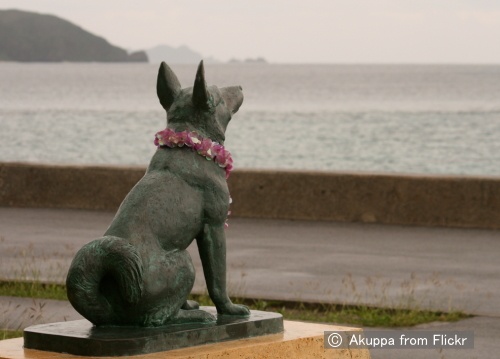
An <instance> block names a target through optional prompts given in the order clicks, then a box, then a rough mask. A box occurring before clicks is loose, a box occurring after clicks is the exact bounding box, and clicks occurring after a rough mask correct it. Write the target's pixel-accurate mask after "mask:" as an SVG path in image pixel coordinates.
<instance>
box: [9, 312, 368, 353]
mask: <svg viewBox="0 0 500 359" xmlns="http://www.w3.org/2000/svg"><path fill="white" fill-rule="evenodd" d="M284 326H285V331H284V333H281V334H272V335H266V336H261V337H254V338H248V339H240V340H234V341H227V342H220V343H215V344H208V345H201V346H196V347H189V348H183V349H174V350H170V351H167V352H159V353H152V354H145V355H137V356H134V357H133V358H134V359H160V358H162V359H163V358H169V359H170V358H172V359H219V358H220V359H222V358H224V359H231V358H255V359H293V358H297V359H313V358H315V359H316V358H325V359H343V358H346V359H353V358H356V359H369V358H370V353H369V351H368V350H364V349H352V350H347V349H342V350H341V349H324V347H323V337H324V331H352V330H356V329H355V328H348V327H339V326H332V325H323V324H315V323H302V322H291V321H284ZM78 358H81V359H84V358H87V359H90V358H97V357H89V356H86V357H82V356H74V355H70V354H62V353H54V352H48V351H40V350H33V349H23V338H18V339H9V340H4V341H0V359H78ZM100 358H101V359H103V358H104V357H100Z"/></svg>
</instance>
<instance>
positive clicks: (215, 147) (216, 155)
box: [154, 128, 233, 178]
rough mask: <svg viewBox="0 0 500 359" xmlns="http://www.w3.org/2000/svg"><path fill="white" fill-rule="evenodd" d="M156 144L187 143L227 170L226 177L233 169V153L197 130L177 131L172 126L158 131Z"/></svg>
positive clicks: (180, 145) (174, 145) (182, 144)
mask: <svg viewBox="0 0 500 359" xmlns="http://www.w3.org/2000/svg"><path fill="white" fill-rule="evenodd" d="M154 143H155V145H156V146H158V147H165V146H166V147H170V148H173V147H183V146H184V145H186V146H187V147H190V148H191V149H193V150H194V151H196V152H198V154H199V155H201V156H203V157H205V158H206V159H207V160H209V161H210V160H213V161H214V162H215V163H217V164H218V165H219V167H222V168H224V169H225V170H226V178H229V174H230V173H231V171H232V170H233V158H232V157H231V153H230V152H229V151H228V150H226V149H225V148H224V146H223V145H221V144H219V143H217V142H214V141H212V140H211V139H209V138H203V137H201V136H199V135H198V134H197V133H196V132H188V131H182V132H175V131H174V130H172V129H170V128H166V129H164V130H163V131H160V132H157V133H156V135H155V141H154Z"/></svg>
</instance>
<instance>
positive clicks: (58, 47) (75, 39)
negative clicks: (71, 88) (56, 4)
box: [0, 10, 148, 62]
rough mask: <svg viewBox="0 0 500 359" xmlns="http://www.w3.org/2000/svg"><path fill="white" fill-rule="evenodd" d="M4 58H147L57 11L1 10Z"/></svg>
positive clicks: (0, 47)
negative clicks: (90, 30) (45, 12)
mask: <svg viewBox="0 0 500 359" xmlns="http://www.w3.org/2000/svg"><path fill="white" fill-rule="evenodd" d="M0 61H25V62H35V61H38V62H61V61H68V62H147V61H148V57H147V55H146V53H145V52H144V51H137V52H133V53H130V54H129V53H128V52H127V51H126V50H124V49H122V48H119V47H117V46H113V45H111V44H110V43H109V42H108V41H106V40H105V39H104V38H102V37H99V36H96V35H94V34H92V33H90V32H88V31H86V30H84V29H82V28H81V27H79V26H77V25H74V24H72V23H71V22H69V21H66V20H63V19H61V18H58V17H56V16H53V15H45V14H38V13H34V12H27V11H20V10H0Z"/></svg>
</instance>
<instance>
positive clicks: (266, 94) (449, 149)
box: [0, 62, 500, 177]
mask: <svg viewBox="0 0 500 359" xmlns="http://www.w3.org/2000/svg"><path fill="white" fill-rule="evenodd" d="M158 65H159V64H137V63H133V64H126V63H107V64H105V63H14V62H0V162H28V163H43V164H78V165H95V164H97V165H104V166H107V165H109V166H115V165H118V166H124V165H125V166H128V165H133V166H136V165H138V166H146V165H147V164H148V162H149V159H150V158H151V156H152V155H153V153H154V151H155V150H156V148H155V146H154V144H153V139H154V134H155V133H156V132H157V131H159V130H162V129H164V128H165V126H166V115H165V112H164V110H163V109H162V107H161V106H160V104H159V102H158V99H157V96H156V76H157V71H158ZM171 67H172V68H173V70H174V71H175V72H176V74H177V75H178V78H179V80H180V82H181V84H182V86H183V87H188V86H192V84H193V82H194V77H195V72H196V65H175V64H174V65H171ZM205 73H206V79H207V82H208V84H209V85H212V84H213V85H218V86H220V87H221V86H228V85H241V86H242V87H243V92H244V96H245V100H244V102H243V105H242V107H241V108H240V110H239V112H238V113H236V114H235V115H234V117H233V119H232V120H231V122H230V124H229V127H228V130H227V133H226V143H225V145H226V148H228V149H229V150H230V151H231V153H232V154H233V158H234V161H235V167H236V168H242V169H278V170H313V171H330V172H331V171H334V172H345V171H347V172H377V173H410V174H438V175H443V174H445V175H462V176H463V175H465V176H493V177H498V176H500V65H284V64H281V65H280V64H209V65H205Z"/></svg>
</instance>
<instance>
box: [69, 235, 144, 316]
mask: <svg viewBox="0 0 500 359" xmlns="http://www.w3.org/2000/svg"><path fill="white" fill-rule="evenodd" d="M142 275H143V266H142V260H141V257H140V256H139V254H138V253H137V250H136V249H135V247H133V246H132V245H130V244H129V243H127V242H126V241H125V240H123V239H122V238H119V237H113V236H105V237H103V238H100V239H96V240H94V241H92V242H90V243H88V244H86V245H85V246H83V247H82V248H81V249H80V250H79V251H78V253H77V254H76V256H75V258H74V259H73V262H72V263H71V266H70V268H69V271H68V276H67V278H66V287H67V292H68V299H69V301H70V302H71V304H72V305H73V307H74V308H75V309H76V310H77V311H78V312H79V313H80V314H81V315H83V316H84V317H85V318H87V319H88V320H89V321H91V322H92V323H94V324H95V325H112V324H122V323H121V322H122V321H123V318H124V316H123V313H122V315H120V313H119V312H120V309H121V308H122V307H123V305H128V306H129V305H131V304H136V303H138V302H139V300H140V299H141V297H142V292H143V280H142Z"/></svg>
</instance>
